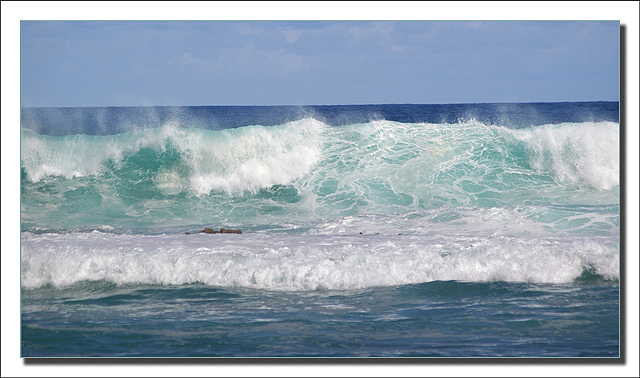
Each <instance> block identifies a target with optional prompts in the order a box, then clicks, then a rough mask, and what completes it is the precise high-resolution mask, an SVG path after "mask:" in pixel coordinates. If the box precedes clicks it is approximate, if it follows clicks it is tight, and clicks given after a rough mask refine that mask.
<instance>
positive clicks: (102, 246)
mask: <svg viewBox="0 0 640 378" xmlns="http://www.w3.org/2000/svg"><path fill="white" fill-rule="evenodd" d="M619 122H620V121H619V104H618V102H581V103H519V104H450V105H418V104H407V105H402V104H390V105H349V106H194V107H104V108H22V109H21V131H20V166H21V167H20V168H21V181H20V182H21V191H20V209H21V212H20V213H21V215H20V217H21V218H20V228H21V234H20V249H21V251H20V253H21V266H20V272H21V274H20V278H21V295H20V302H21V346H20V348H21V351H20V354H21V357H24V358H29V357H118V358H122V357H125V358H126V357H145V358H153V357H227V358H236V357H241V358H253V357H296V358H298V357H333V358H336V357H379V358H389V357H393V358H412V359H415V358H426V359H428V358H443V357H445V358H447V357H455V358H486V357H503V358H521V357H526V358H546V357H548V358H580V357H583V358H586V357H591V358H592V357H601V358H616V359H617V358H619V357H620V346H621V342H620V325H621V322H620V227H621V225H620V125H619ZM204 228H211V229H213V230H220V229H227V230H241V231H242V233H215V234H209V233H200V232H199V231H201V230H203V229H204Z"/></svg>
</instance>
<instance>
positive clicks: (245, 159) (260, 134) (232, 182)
mask: <svg viewBox="0 0 640 378" xmlns="http://www.w3.org/2000/svg"><path fill="white" fill-rule="evenodd" d="M325 127H326V125H324V124H323V123H321V122H319V121H316V120H314V119H311V118H307V119H302V120H300V121H296V122H290V123H286V124H284V125H280V126H278V127H262V126H252V127H243V128H238V129H231V130H223V131H220V132H217V133H215V134H211V133H208V135H206V136H205V135H204V133H190V134H188V136H187V137H185V138H183V139H177V140H176V141H175V143H176V147H177V148H178V149H179V151H180V152H181V153H182V154H183V155H184V156H185V159H186V160H187V162H188V163H187V164H188V165H189V166H190V167H191V168H192V173H191V175H190V178H189V181H190V188H191V190H192V191H193V192H194V193H196V194H198V195H201V194H207V193H209V192H211V191H213V190H221V191H225V192H227V193H229V194H241V193H243V192H245V191H249V192H254V193H255V192H256V191H258V190H260V189H262V188H268V187H271V186H273V185H285V184H288V183H290V182H291V181H292V180H294V179H297V178H299V177H301V176H303V175H305V174H307V173H308V172H309V171H310V170H311V168H312V167H313V166H314V165H315V164H316V163H317V162H318V161H319V159H320V157H321V149H322V131H323V130H324V129H325Z"/></svg>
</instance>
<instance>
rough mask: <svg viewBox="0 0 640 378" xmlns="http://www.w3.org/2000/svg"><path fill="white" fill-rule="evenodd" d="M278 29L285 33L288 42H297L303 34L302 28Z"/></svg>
mask: <svg viewBox="0 0 640 378" xmlns="http://www.w3.org/2000/svg"><path fill="white" fill-rule="evenodd" d="M278 30H280V31H281V32H282V34H284V39H285V40H286V41H287V43H294V42H296V41H297V40H298V38H300V36H301V35H302V30H295V29H291V28H279V29H278Z"/></svg>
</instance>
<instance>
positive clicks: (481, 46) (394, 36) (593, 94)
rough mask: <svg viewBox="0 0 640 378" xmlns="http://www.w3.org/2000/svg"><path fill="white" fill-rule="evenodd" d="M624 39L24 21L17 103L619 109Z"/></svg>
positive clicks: (432, 29)
mask: <svg viewBox="0 0 640 378" xmlns="http://www.w3.org/2000/svg"><path fill="white" fill-rule="evenodd" d="M619 33H620V22H619V21H179V22H176V21H67V22H64V21H22V22H21V23H20V38H21V39H20V101H21V106H24V107H33V106H54V107H58V106H138V105H143V106H146V105H342V104H388V103H417V104H441V103H482V102H555V101H618V100H619V66H620V64H619V56H620V47H619V46H620V42H619Z"/></svg>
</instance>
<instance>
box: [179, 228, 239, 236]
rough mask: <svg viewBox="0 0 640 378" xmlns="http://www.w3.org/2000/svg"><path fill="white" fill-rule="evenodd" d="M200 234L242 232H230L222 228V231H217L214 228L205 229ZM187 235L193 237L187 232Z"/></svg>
mask: <svg viewBox="0 0 640 378" xmlns="http://www.w3.org/2000/svg"><path fill="white" fill-rule="evenodd" d="M198 233H199V234H241V233H242V230H228V229H226V228H221V229H220V231H216V230H214V229H213V228H209V227H205V229H204V230H202V231H198ZM187 235H191V233H190V232H187Z"/></svg>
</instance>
